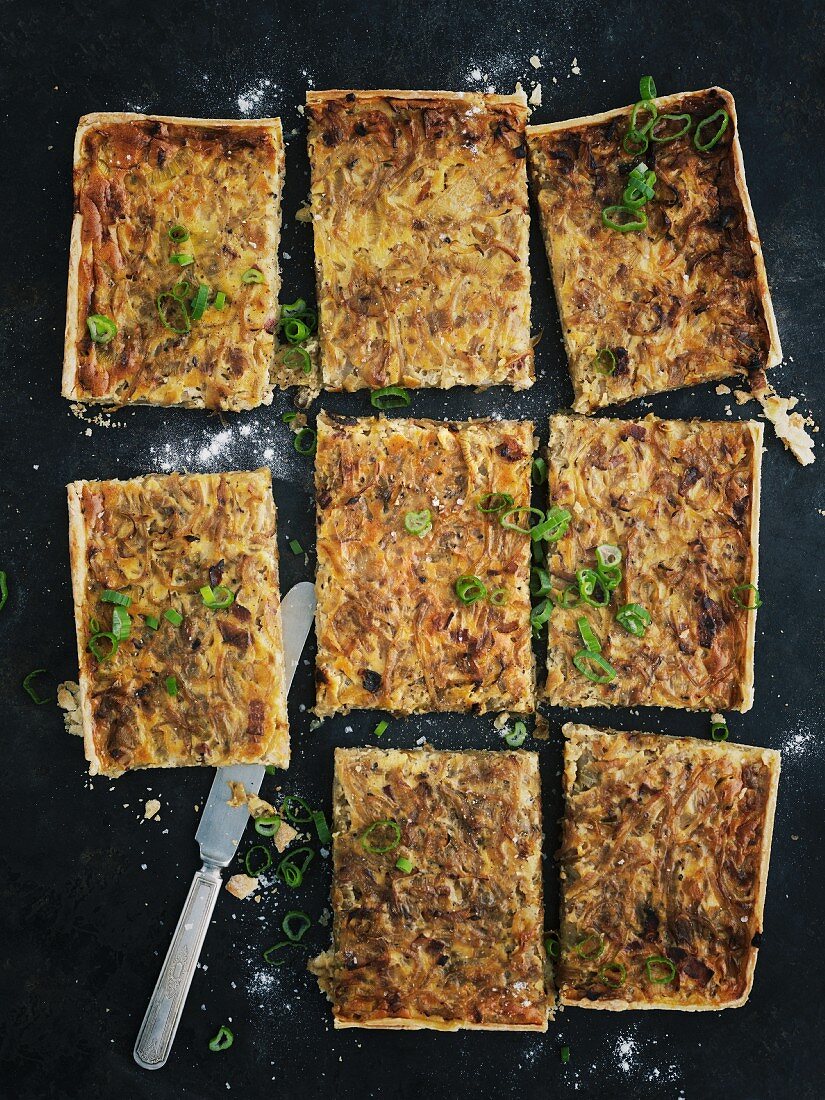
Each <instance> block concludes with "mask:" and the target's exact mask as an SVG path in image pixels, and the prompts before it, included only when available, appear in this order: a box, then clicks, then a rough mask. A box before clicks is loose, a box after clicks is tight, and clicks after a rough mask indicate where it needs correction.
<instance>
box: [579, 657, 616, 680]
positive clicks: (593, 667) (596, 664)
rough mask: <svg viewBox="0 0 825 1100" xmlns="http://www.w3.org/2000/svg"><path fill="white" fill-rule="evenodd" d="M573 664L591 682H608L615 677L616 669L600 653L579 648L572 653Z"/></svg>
mask: <svg viewBox="0 0 825 1100" xmlns="http://www.w3.org/2000/svg"><path fill="white" fill-rule="evenodd" d="M573 664H574V665H575V666H576V668H577V669H578V670H579V672H580V673H581V674H582V676H586V677H587V679H588V680H589V681H590V682H591V683H592V684H609V683H611V682H612V681H613V680H615V679H616V675H617V674H616V670H615V668H614V667H613V665H611V664H610V663H609V662H608V661H606V660H605V659H604V657H602V655H601V653H594V652H593V651H592V650H590V649H580V650H579V652H578V653H575V654H574V655H573ZM597 670H598V671H597Z"/></svg>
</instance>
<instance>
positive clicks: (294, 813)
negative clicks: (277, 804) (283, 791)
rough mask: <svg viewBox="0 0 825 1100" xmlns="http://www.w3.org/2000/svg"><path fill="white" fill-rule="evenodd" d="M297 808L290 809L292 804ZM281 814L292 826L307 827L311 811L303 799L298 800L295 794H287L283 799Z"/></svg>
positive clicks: (310, 818) (310, 819)
mask: <svg viewBox="0 0 825 1100" xmlns="http://www.w3.org/2000/svg"><path fill="white" fill-rule="evenodd" d="M293 803H294V804H295V805H296V806H298V807H299V809H298V810H293V809H292V804H293ZM281 813H282V814H283V815H284V817H285V818H286V819H287V821H291V822H292V824H293V825H307V824H309V822H310V821H312V809H311V808H310V805H309V803H308V802H307V801H306V799H305V798H299V797H298V795H297V794H288V795H287V796H286V798H285V799H284V803H283V805H282V806H281Z"/></svg>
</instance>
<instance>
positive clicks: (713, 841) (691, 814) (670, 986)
mask: <svg viewBox="0 0 825 1100" xmlns="http://www.w3.org/2000/svg"><path fill="white" fill-rule="evenodd" d="M563 732H564V736H565V743H564V793H565V815H564V822H563V828H562V843H561V849H560V851H559V853H558V859H559V862H560V864H561V922H560V933H559V938H560V953H559V961H558V963H557V966H556V975H557V980H558V989H559V996H560V1003H561V1004H563V1005H578V1006H579V1007H580V1008H606V1009H613V1010H622V1009H627V1008H670V1009H687V1010H689V1011H698V1010H703V1009H705V1010H715V1009H720V1008H739V1007H740V1006H741V1005H743V1004H744V1003H745V1001H746V1000H747V999H748V995H749V994H750V991H751V986H752V985H753V972H754V968H755V966H756V954H757V949H758V947H759V944H760V942H761V938H762V912H763V908H764V904H765V887H766V884H767V878H768V865H769V863H770V855H771V836H772V833H773V817H774V809H775V806H776V789H777V784H778V782H779V766H780V756H779V753H778V752H775V751H774V750H772V749H759V748H751V747H750V746H749V745H733V744H729V743H721V744H717V743H715V742H713V741H701V740H698V739H696V738H692V737H669V736H667V735H666V734H664V735H662V734H649V733H617V732H616V731H615V730H597V729H591V728H590V727H589V726H580V725H574V724H572V723H568V724H567V725H565V726H564V730H563Z"/></svg>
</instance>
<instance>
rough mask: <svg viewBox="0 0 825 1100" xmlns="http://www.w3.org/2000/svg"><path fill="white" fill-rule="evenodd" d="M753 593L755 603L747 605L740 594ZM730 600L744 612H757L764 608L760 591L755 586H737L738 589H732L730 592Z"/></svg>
mask: <svg viewBox="0 0 825 1100" xmlns="http://www.w3.org/2000/svg"><path fill="white" fill-rule="evenodd" d="M744 592H753V601H752V602H750V601H749V602H748V603H746V602H745V600H743V599H742V597H741V595H740V593H744ZM730 598H731V599H732V600H733V602H734V603H735V604H736V606H737V607H741V609H742V610H743V611H756V609H757V607H761V606H762V598H761V596H760V595H759V589H758V588H757V587H756V585H755V584H737V586H736V588H732V589H731V592H730Z"/></svg>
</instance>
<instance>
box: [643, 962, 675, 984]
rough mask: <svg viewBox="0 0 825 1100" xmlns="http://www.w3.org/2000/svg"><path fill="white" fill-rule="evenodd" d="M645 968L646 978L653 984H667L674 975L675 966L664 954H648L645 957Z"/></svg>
mask: <svg viewBox="0 0 825 1100" xmlns="http://www.w3.org/2000/svg"><path fill="white" fill-rule="evenodd" d="M645 970H646V971H647V977H648V980H649V981H651V982H653V984H654V985H668V983H669V982H672V981H673V979H674V978H675V977H676V967H675V966H674V965H673V963H672V962H671V961H670V959H666V958H665V957H664V955H650V956H648V958H646V959H645ZM654 971H658V974H659V976H658V977H656V975H655V974H654ZM662 971H664V973H662Z"/></svg>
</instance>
